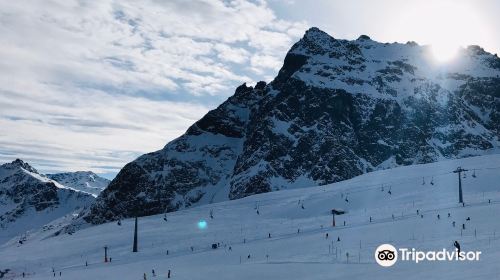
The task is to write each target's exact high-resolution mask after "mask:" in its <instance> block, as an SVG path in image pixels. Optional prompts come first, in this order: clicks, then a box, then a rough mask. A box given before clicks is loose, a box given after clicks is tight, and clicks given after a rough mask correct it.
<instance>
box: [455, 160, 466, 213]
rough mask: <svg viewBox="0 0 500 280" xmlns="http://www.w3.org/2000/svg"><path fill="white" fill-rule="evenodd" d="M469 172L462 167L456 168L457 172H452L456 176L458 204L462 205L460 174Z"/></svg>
mask: <svg viewBox="0 0 500 280" xmlns="http://www.w3.org/2000/svg"><path fill="white" fill-rule="evenodd" d="M465 171H469V170H467V169H463V168H462V167H458V168H457V170H455V171H453V173H457V174H458V202H459V203H462V204H463V203H464V198H463V195H462V172H465Z"/></svg>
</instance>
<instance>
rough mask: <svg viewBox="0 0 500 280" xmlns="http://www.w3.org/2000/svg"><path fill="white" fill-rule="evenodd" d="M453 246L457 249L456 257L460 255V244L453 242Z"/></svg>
mask: <svg viewBox="0 0 500 280" xmlns="http://www.w3.org/2000/svg"><path fill="white" fill-rule="evenodd" d="M453 246H455V248H457V252H458V255H460V243H458V241H456V240H455V242H454V243H453Z"/></svg>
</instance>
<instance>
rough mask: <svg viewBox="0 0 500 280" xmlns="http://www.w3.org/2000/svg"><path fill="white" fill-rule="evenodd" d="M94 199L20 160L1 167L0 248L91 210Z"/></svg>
mask: <svg viewBox="0 0 500 280" xmlns="http://www.w3.org/2000/svg"><path fill="white" fill-rule="evenodd" d="M93 201H94V197H93V196H91V195H90V194H86V193H81V192H77V191H74V190H71V189H68V188H66V187H64V186H62V185H60V184H59V183H57V182H55V181H52V180H50V179H49V178H47V177H45V176H44V175H41V174H39V173H38V172H37V170H36V169H34V168H33V167H31V166H30V165H29V164H28V163H26V162H23V161H22V160H19V159H17V160H15V161H13V162H12V163H6V164H3V165H0V244H2V243H4V242H5V241H7V240H9V239H11V238H13V237H14V236H17V235H19V234H22V233H25V232H26V231H28V230H31V229H36V228H39V227H41V226H43V225H45V224H46V223H48V222H51V221H53V220H55V219H57V218H60V217H62V216H64V215H67V214H71V213H73V212H76V213H78V212H80V211H81V210H82V209H83V208H84V207H88V206H90V204H91V203H92V202H93Z"/></svg>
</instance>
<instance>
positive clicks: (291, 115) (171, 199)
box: [85, 28, 500, 223]
mask: <svg viewBox="0 0 500 280" xmlns="http://www.w3.org/2000/svg"><path fill="white" fill-rule="evenodd" d="M473 50H475V51H476V52H480V51H479V50H476V49H474V48H473ZM426 52H428V48H426V47H425V46H418V45H417V44H412V43H410V44H399V43H391V44H389V43H379V42H376V41H373V40H371V39H368V38H367V37H363V36H361V37H360V38H359V39H358V40H353V41H349V40H341V39H334V38H333V37H331V36H329V35H328V34H326V33H325V32H323V31H321V30H319V29H318V28H311V29H309V30H308V31H307V32H306V33H305V35H304V37H303V38H302V39H300V40H299V41H298V42H297V43H295V44H294V45H293V46H292V48H291V49H290V51H289V52H288V53H287V54H286V56H285V59H284V63H283V67H282V68H281V69H280V71H279V73H278V75H277V77H276V78H275V79H274V80H273V81H272V82H271V83H270V84H268V85H266V84H265V83H263V82H259V83H258V84H257V85H255V87H250V86H247V85H246V84H243V85H241V86H239V87H238V88H237V89H236V91H235V94H234V95H233V96H231V97H229V98H228V100H226V101H225V102H223V103H222V104H221V105H219V106H218V107H217V108H215V109H214V110H211V111H210V112H208V113H207V114H206V115H205V116H204V117H203V118H202V119H200V120H199V121H197V122H196V123H195V124H193V125H192V126H191V127H190V128H189V129H188V131H187V132H186V133H185V134H184V135H182V136H180V137H179V138H177V139H175V140H173V141H172V142H170V143H168V144H167V145H166V146H165V147H164V148H163V149H162V150H160V151H156V152H152V153H149V154H146V155H143V156H141V157H139V158H138V159H137V160H135V161H133V162H131V163H129V164H127V165H126V166H125V167H124V168H123V169H122V170H121V171H120V172H119V174H118V175H117V176H116V178H115V179H114V180H113V181H112V182H111V183H110V184H109V186H108V188H106V190H104V191H103V192H102V193H101V194H100V195H99V197H98V198H97V200H96V202H95V204H94V205H93V206H92V207H91V209H90V211H89V212H88V213H86V215H85V221H87V222H90V223H102V222H106V221H110V220H115V219H119V218H123V217H132V216H137V215H139V216H140V215H150V214H157V213H162V212H168V211H175V210H178V209H181V208H184V207H191V206H193V205H199V204H206V203H211V202H215V201H222V200H227V199H238V198H242V197H245V196H249V195H253V194H257V193H263V192H269V191H275V190H281V189H286V188H298V187H307V186H314V185H322V184H328V183H333V182H337V181H341V180H345V179H349V178H352V177H354V176H357V175H360V174H363V173H366V172H370V171H373V170H377V169H385V168H391V167H396V166H402V165H411V164H419V163H429V162H434V161H439V160H444V159H452V158H461V157H468V156H474V155H483V154H487V153H498V152H500V78H498V75H499V74H500V67H498V66H497V61H498V58H497V57H496V56H493V55H491V54H489V53H484V54H481V55H480V56H458V57H457V58H456V61H454V62H453V63H450V64H449V65H447V67H440V66H439V65H436V63H435V61H431V60H430V59H429V57H430V56H429V55H427V53H426Z"/></svg>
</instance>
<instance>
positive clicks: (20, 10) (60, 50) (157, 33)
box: [0, 0, 305, 172]
mask: <svg viewBox="0 0 500 280" xmlns="http://www.w3.org/2000/svg"><path fill="white" fill-rule="evenodd" d="M300 29H302V30H300ZM304 30H305V24H304V23H294V22H288V21H284V20H281V19H278V18H277V17H276V16H275V14H274V12H273V11H272V10H271V9H270V8H269V7H268V6H267V3H266V2H265V1H246V0H235V1H216V0H194V1H181V0H171V1H156V0H143V1H132V0H130V1H117V0H102V1H78V0H64V1H63V0H59V1H55V0H47V1H43V2H30V3H29V4H28V3H26V2H22V1H2V2H1V3H0V45H1V46H2V47H1V48H0V108H1V110H0V128H1V129H0V162H4V161H8V160H12V159H13V158H15V157H21V158H25V159H26V160H28V161H31V162H33V163H34V165H35V166H36V167H41V169H42V171H60V170H78V169H90V170H94V171H98V172H109V171H111V172H116V171H117V170H118V169H119V168H120V167H121V166H123V165H124V164H125V163H127V162H128V161H130V160H132V159H133V158H134V157H136V156H138V155H140V154H143V153H145V152H150V151H153V150H156V149H159V148H161V147H162V146H163V145H164V144H165V143H166V142H168V141H169V140H171V139H173V138H175V137H177V136H179V135H180V134H182V133H183V132H184V131H185V130H186V129H187V127H188V126H189V125H190V124H192V123H193V122H195V121H196V120H197V119H199V118H200V117H201V116H202V115H203V114H204V113H206V112H207V111H208V110H209V107H207V106H210V107H214V106H216V105H217V104H218V103H219V102H221V101H223V100H224V99H225V98H226V97H227V96H229V95H230V94H232V92H233V91H234V88H235V87H236V86H237V85H239V84H242V83H243V82H253V81H257V80H262V79H263V77H266V78H267V79H269V77H272V76H274V75H275V74H276V71H277V69H278V68H279V67H280V64H281V62H282V60H283V58H284V56H285V54H286V51H287V50H288V48H290V46H291V44H292V43H293V42H294V41H295V40H297V37H299V36H301V35H302V33H303V32H304ZM197 104H208V105H197Z"/></svg>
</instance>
